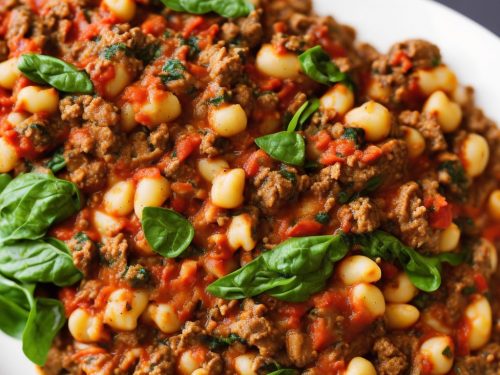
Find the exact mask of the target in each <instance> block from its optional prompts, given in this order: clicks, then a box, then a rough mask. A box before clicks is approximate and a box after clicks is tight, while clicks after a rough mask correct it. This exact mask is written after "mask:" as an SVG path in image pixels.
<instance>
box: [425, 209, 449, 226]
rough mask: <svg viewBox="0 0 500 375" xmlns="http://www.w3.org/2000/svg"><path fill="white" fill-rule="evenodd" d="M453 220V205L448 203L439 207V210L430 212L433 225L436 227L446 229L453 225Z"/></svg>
mask: <svg viewBox="0 0 500 375" xmlns="http://www.w3.org/2000/svg"><path fill="white" fill-rule="evenodd" d="M452 221H453V212H452V206H451V205H449V204H448V205H446V206H444V207H441V208H439V209H438V210H437V211H434V212H431V213H430V220H429V222H430V224H431V227H433V228H436V229H446V228H448V227H449V226H450V225H451V222H452Z"/></svg>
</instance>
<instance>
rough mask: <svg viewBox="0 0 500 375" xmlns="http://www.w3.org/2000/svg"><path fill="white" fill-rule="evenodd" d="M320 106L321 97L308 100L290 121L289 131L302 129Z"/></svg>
mask: <svg viewBox="0 0 500 375" xmlns="http://www.w3.org/2000/svg"><path fill="white" fill-rule="evenodd" d="M318 108H319V99H317V98H314V99H312V100H311V101H306V102H305V103H304V104H302V106H301V107H300V108H299V109H298V111H297V112H295V115H293V117H292V119H291V120H290V123H289V124H288V127H287V129H286V130H287V131H288V132H293V131H295V130H300V128H301V126H302V125H304V124H305V123H306V121H307V120H308V119H309V117H311V116H312V115H313V113H314V112H316V111H317V110H318Z"/></svg>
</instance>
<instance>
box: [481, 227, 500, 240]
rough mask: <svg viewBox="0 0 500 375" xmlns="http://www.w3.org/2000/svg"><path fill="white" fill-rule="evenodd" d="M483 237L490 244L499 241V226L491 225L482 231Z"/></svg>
mask: <svg viewBox="0 0 500 375" xmlns="http://www.w3.org/2000/svg"><path fill="white" fill-rule="evenodd" d="M483 237H484V238H486V239H487V240H490V241H491V242H496V241H498V240H499V239H500V224H492V225H490V226H488V227H486V228H485V229H484V230H483Z"/></svg>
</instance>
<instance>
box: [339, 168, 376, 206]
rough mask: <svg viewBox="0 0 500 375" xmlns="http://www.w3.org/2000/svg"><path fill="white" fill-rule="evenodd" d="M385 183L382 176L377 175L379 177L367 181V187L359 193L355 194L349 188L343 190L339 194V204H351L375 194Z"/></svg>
mask: <svg viewBox="0 0 500 375" xmlns="http://www.w3.org/2000/svg"><path fill="white" fill-rule="evenodd" d="M383 182H384V179H383V178H382V176H380V175H377V176H373V177H372V178H370V179H369V180H368V181H366V183H365V185H364V186H363V189H361V190H360V191H358V192H353V191H352V190H351V188H350V187H348V188H347V189H345V190H342V191H341V192H340V193H339V197H338V200H339V203H341V204H346V203H350V202H352V201H354V200H356V199H358V198H359V197H363V196H365V195H368V194H370V193H373V192H374V191H376V190H377V189H378V188H379V187H380V186H381V185H382V184H383Z"/></svg>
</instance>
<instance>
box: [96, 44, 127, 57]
mask: <svg viewBox="0 0 500 375" xmlns="http://www.w3.org/2000/svg"><path fill="white" fill-rule="evenodd" d="M119 51H123V52H124V53H125V55H126V56H131V55H132V51H131V50H130V48H128V47H127V46H126V45H125V43H115V44H112V45H110V46H109V47H106V48H104V50H103V51H102V53H101V55H102V56H103V57H104V58H105V59H106V60H111V59H112V58H113V57H114V56H115V55H116V54H117V53H118V52H119Z"/></svg>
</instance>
